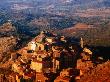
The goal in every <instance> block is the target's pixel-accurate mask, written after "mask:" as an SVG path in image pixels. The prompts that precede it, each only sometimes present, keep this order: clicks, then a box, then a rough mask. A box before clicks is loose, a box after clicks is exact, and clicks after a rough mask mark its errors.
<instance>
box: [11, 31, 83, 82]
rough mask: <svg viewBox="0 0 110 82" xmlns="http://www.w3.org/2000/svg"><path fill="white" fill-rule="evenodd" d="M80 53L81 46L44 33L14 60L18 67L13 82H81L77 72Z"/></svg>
mask: <svg viewBox="0 0 110 82" xmlns="http://www.w3.org/2000/svg"><path fill="white" fill-rule="evenodd" d="M82 46H83V45H82ZM80 50H81V47H80V44H74V43H72V41H71V40H69V39H67V38H65V37H64V36H58V35H57V34H54V33H50V32H44V31H42V32H41V33H40V34H39V35H38V36H36V37H35V38H34V39H33V40H32V41H31V42H29V43H28V44H27V46H26V47H24V48H22V49H21V50H19V51H18V52H17V53H16V54H15V55H12V56H11V60H13V61H14V63H13V64H12V71H13V72H12V74H10V77H11V78H13V79H11V80H10V82H71V81H72V80H74V79H75V78H76V79H79V78H80V77H79V75H81V74H82V73H81V71H80V70H78V69H76V64H77V59H78V58H79V55H80ZM78 77H79V78H78ZM15 80H16V81H15Z"/></svg>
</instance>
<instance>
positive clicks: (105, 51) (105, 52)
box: [89, 46, 110, 62]
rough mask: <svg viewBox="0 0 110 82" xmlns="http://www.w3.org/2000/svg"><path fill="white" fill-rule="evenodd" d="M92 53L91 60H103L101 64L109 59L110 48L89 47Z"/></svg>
mask: <svg viewBox="0 0 110 82" xmlns="http://www.w3.org/2000/svg"><path fill="white" fill-rule="evenodd" d="M89 48H90V49H91V50H92V52H93V56H92V60H93V61H96V60H98V57H102V58H103V62H105V61H107V60H109V59H110V47H103V46H97V47H93V46H92V47H89Z"/></svg>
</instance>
